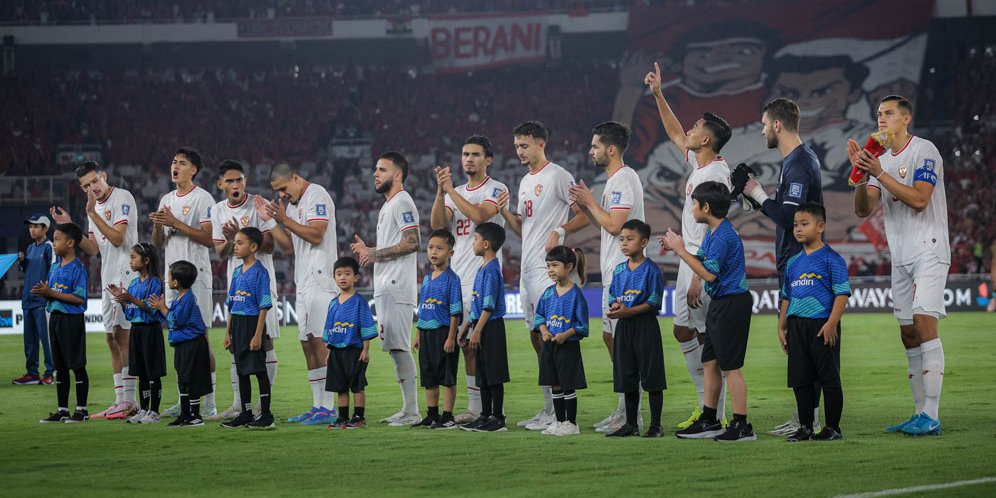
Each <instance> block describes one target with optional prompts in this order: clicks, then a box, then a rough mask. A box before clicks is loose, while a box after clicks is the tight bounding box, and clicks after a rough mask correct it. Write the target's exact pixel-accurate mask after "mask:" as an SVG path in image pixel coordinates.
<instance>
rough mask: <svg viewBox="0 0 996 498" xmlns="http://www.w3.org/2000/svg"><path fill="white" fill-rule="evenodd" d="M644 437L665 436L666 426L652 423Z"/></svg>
mask: <svg viewBox="0 0 996 498" xmlns="http://www.w3.org/2000/svg"><path fill="white" fill-rule="evenodd" d="M643 437H664V426H661V425H651V426H650V427H648V428H647V432H645V433H644V434H643Z"/></svg>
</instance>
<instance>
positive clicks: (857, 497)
mask: <svg viewBox="0 0 996 498" xmlns="http://www.w3.org/2000/svg"><path fill="white" fill-rule="evenodd" d="M990 482H996V477H983V478H980V479H971V480H968V481H954V482H946V483H943V484H928V485H926V486H912V487H909V488H894V489H883V490H882V491H869V492H867V493H855V494H853V495H838V496H836V497H834V498H874V497H876V496H893V495H904V494H907V493H919V492H921V491H935V490H938V489H948V488H960V487H962V486H974V485H976V484H986V483H990Z"/></svg>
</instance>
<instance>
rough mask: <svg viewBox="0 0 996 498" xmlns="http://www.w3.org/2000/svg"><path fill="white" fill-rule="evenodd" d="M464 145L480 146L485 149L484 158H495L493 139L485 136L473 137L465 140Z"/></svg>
mask: <svg viewBox="0 0 996 498" xmlns="http://www.w3.org/2000/svg"><path fill="white" fill-rule="evenodd" d="M463 144H464V145H470V144H473V145H480V146H481V147H482V148H483V149H484V157H495V149H494V146H492V145H491V139H489V138H488V137H486V136H484V135H471V136H469V137H467V140H464V142H463Z"/></svg>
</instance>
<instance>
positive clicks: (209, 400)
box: [204, 372, 218, 406]
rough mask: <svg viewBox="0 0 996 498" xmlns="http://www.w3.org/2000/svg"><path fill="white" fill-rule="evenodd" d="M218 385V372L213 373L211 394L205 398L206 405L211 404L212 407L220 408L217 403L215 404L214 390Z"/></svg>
mask: <svg viewBox="0 0 996 498" xmlns="http://www.w3.org/2000/svg"><path fill="white" fill-rule="evenodd" d="M217 383H218V374H217V373H216V372H211V392H209V393H207V395H206V396H204V404H205V405H206V404H208V403H210V404H212V405H215V406H218V405H217V403H215V401H214V388H215V385H216V384H217Z"/></svg>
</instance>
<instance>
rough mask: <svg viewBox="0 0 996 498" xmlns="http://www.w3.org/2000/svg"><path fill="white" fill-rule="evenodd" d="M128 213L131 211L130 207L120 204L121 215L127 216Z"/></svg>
mask: <svg viewBox="0 0 996 498" xmlns="http://www.w3.org/2000/svg"><path fill="white" fill-rule="evenodd" d="M128 211H131V206H129V205H127V204H122V205H121V214H128Z"/></svg>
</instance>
